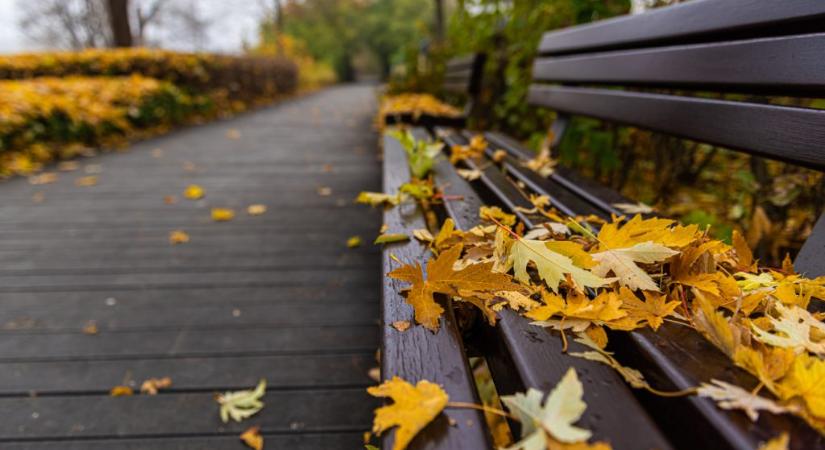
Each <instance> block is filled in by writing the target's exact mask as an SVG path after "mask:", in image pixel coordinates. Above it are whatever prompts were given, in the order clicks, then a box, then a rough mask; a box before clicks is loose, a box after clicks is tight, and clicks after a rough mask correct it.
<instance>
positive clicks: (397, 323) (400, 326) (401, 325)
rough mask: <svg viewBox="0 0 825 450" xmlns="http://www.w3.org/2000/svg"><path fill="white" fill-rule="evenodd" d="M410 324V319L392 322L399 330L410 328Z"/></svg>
mask: <svg viewBox="0 0 825 450" xmlns="http://www.w3.org/2000/svg"><path fill="white" fill-rule="evenodd" d="M410 325H411V324H410V321H409V320H396V321H395V322H393V323H392V327H393V328H395V329H396V330H398V331H407V330H409V329H410Z"/></svg>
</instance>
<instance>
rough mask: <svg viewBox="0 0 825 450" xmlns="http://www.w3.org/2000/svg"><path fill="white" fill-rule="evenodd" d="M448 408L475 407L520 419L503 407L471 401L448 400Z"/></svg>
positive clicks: (509, 417) (479, 409)
mask: <svg viewBox="0 0 825 450" xmlns="http://www.w3.org/2000/svg"><path fill="white" fill-rule="evenodd" d="M447 408H457V409H475V410H478V411H484V412H488V413H490V414H495V415H497V416H501V417H506V418H508V419H512V420H516V421H518V417H516V416H514V415H512V414H510V413H508V412H507V411H504V410H502V409H498V408H494V407H492V406H487V405H477V404H475V403H470V402H447Z"/></svg>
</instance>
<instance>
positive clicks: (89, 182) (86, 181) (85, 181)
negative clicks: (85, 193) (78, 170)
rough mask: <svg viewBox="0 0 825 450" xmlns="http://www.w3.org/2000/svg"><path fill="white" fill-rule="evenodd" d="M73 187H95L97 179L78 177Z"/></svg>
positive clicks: (94, 177) (91, 176)
mask: <svg viewBox="0 0 825 450" xmlns="http://www.w3.org/2000/svg"><path fill="white" fill-rule="evenodd" d="M74 184H75V186H81V187H88V186H95V185H97V177H96V176H93V175H89V176H87V177H80V178H78V179H76V180H74Z"/></svg>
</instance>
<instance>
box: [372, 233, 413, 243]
mask: <svg viewBox="0 0 825 450" xmlns="http://www.w3.org/2000/svg"><path fill="white" fill-rule="evenodd" d="M409 240H410V237H409V236H407V235H406V234H404V233H385V234H380V235H378V237H377V238H375V242H373V244H376V245H377V244H392V243H393V242H404V241H409Z"/></svg>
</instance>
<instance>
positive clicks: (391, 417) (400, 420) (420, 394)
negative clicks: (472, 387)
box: [367, 377, 449, 450]
mask: <svg viewBox="0 0 825 450" xmlns="http://www.w3.org/2000/svg"><path fill="white" fill-rule="evenodd" d="M367 392H369V394H370V395H372V396H374V397H390V398H391V399H392V400H393V402H394V403H393V404H391V405H387V406H382V407H380V408H378V409H376V410H375V418H374V420H373V426H372V431H373V432H374V433H376V434H381V433H383V432H384V431H385V430H388V429H390V428H392V427H395V426H397V427H398V428H397V429H396V431H395V440H394V443H393V447H392V450H403V449H405V448H407V445H409V443H410V441H412V439H413V437H415V435H416V434H418V432H419V431H421V430H422V429H423V428H424V427H425V426H427V424H428V423H430V422H431V421H432V420H433V419H434V418H435V417H436V416H437V415H438V414H439V413H441V411H442V410H443V409H444V407H445V406H447V401H448V400H449V397H448V396H447V393H446V392H444V390H443V389H442V388H441V386H439V385H437V384H435V383H431V382H429V381H427V380H421V381H419V382H418V383H417V384H416V385H415V386H413V385H412V384H410V383H408V382H406V381H404V380H402V379H401V378H398V377H393V378H392V380H387V381H384V382H383V383H382V384H380V385H378V386H373V387H369V388H367Z"/></svg>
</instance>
